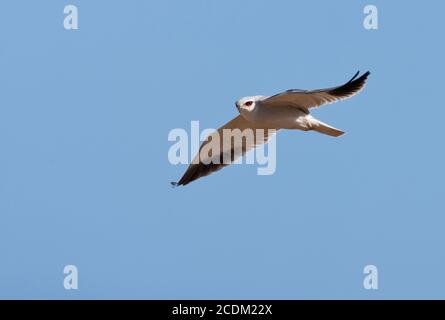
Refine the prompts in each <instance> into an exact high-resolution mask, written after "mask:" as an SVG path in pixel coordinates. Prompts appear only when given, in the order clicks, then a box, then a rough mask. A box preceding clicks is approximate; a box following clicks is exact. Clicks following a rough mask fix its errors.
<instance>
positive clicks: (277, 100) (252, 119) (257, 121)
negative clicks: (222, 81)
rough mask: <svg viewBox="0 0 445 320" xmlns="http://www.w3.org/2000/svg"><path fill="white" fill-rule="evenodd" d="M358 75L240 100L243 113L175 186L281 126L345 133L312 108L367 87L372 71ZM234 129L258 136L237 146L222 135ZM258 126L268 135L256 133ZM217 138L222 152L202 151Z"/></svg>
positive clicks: (261, 141)
mask: <svg viewBox="0 0 445 320" xmlns="http://www.w3.org/2000/svg"><path fill="white" fill-rule="evenodd" d="M358 74H359V73H358V72H357V73H356V74H355V76H354V77H353V78H352V79H351V80H350V81H349V82H347V83H345V84H344V85H341V86H338V87H333V88H328V89H321V90H311V91H307V90H299V89H292V90H287V91H285V92H282V93H280V94H277V95H274V96H270V97H268V96H250V97H244V98H241V99H239V100H238V101H237V102H236V103H235V104H236V107H237V109H238V111H239V113H240V114H239V115H238V116H237V117H235V118H234V119H232V120H231V121H229V122H228V123H226V124H225V125H224V126H222V127H221V128H219V129H218V130H217V131H215V132H214V133H213V134H212V135H210V136H209V138H208V139H207V140H206V141H205V142H204V143H203V144H202V145H201V147H200V152H198V154H197V155H196V157H195V159H194V160H193V161H192V164H191V165H190V166H189V167H188V169H187V171H186V172H185V174H184V175H183V177H182V178H181V179H180V180H179V182H177V183H173V185H186V184H188V183H190V182H191V181H193V180H196V179H198V178H200V177H203V176H206V175H209V174H210V173H212V172H214V171H217V170H219V169H221V168H223V167H224V166H227V165H229V164H230V163H231V162H233V161H235V160H236V159H237V158H239V157H240V156H242V155H244V154H245V153H246V152H247V151H249V150H250V149H252V148H254V147H255V146H257V145H259V144H264V143H267V140H268V138H269V137H270V136H271V134H273V133H274V132H275V131H276V130H279V129H292V130H303V131H309V130H314V131H317V132H320V133H323V134H326V135H329V136H332V137H338V136H341V135H342V134H344V132H343V131H342V130H339V129H336V128H334V127H332V126H330V125H328V124H325V123H323V122H321V121H320V120H317V119H315V118H314V117H313V116H312V115H311V114H310V111H309V110H310V109H311V108H317V107H319V106H321V105H324V104H329V103H333V102H336V101H339V100H343V99H346V98H349V97H351V96H353V95H355V94H357V93H358V92H359V91H360V90H361V89H362V88H363V87H364V85H365V82H366V80H367V78H368V76H369V74H370V73H369V71H368V72H366V73H364V74H363V75H362V76H360V77H359V78H357V76H358ZM235 129H238V131H241V132H244V131H245V130H246V129H251V130H253V132H254V138H255V139H254V140H253V141H250V142H249V141H245V142H243V143H244V144H243V145H242V147H241V148H237V147H236V146H234V145H233V143H232V140H231V138H227V137H225V136H224V135H223V132H224V131H225V130H235ZM259 129H260V130H261V131H262V132H263V133H265V134H264V135H263V134H262V133H261V134H257V132H258V130H259ZM214 139H220V145H221V148H220V150H219V153H218V154H208V153H207V152H206V153H203V154H201V153H202V152H201V151H202V150H203V148H204V147H205V146H206V145H207V144H208V143H209V142H210V141H213V140H214ZM227 154H229V155H230V157H229V158H230V159H231V162H223V161H220V160H221V159H222V158H223V156H224V155H227Z"/></svg>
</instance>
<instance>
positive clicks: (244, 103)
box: [235, 96, 264, 113]
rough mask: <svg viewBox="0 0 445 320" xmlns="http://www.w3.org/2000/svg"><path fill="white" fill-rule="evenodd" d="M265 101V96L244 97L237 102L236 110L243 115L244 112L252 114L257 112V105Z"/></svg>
mask: <svg viewBox="0 0 445 320" xmlns="http://www.w3.org/2000/svg"><path fill="white" fill-rule="evenodd" d="M263 99H264V96H251V97H244V98H241V99H239V100H238V101H237V102H235V105H236V108H237V109H238V111H239V112H240V113H241V112H242V111H247V112H252V111H253V110H255V107H256V106H257V103H258V102H259V101H261V100H263Z"/></svg>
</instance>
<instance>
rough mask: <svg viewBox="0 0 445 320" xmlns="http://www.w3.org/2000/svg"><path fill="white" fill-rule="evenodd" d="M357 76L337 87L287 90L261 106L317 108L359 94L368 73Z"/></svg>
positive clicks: (266, 100)
mask: <svg viewBox="0 0 445 320" xmlns="http://www.w3.org/2000/svg"><path fill="white" fill-rule="evenodd" d="M358 75H359V72H357V73H356V74H355V75H354V77H352V79H351V80H349V81H348V82H346V83H345V84H343V85H341V86H338V87H333V88H326V89H319V90H299V89H291V90H287V91H285V92H282V93H279V94H277V95H274V96H271V97H269V98H266V99H265V100H263V101H262V102H261V104H262V105H265V106H271V107H273V106H276V105H283V104H284V105H291V106H295V107H298V108H303V109H310V108H317V107H320V106H322V105H324V104H329V103H333V102H336V101H339V100H343V99H347V98H350V97H352V96H354V95H356V94H357V93H359V92H360V91H361V90H362V89H363V87H364V86H365V83H366V80H367V79H368V76H369V75H370V72H369V71H367V72H366V73H364V74H363V75H361V76H360V77H358V78H357V76H358Z"/></svg>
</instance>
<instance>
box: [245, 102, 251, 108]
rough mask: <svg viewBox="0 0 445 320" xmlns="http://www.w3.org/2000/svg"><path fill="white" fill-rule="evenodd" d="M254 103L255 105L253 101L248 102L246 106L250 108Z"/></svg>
mask: <svg viewBox="0 0 445 320" xmlns="http://www.w3.org/2000/svg"><path fill="white" fill-rule="evenodd" d="M252 103H253V101H247V102H246V103H245V105H246V106H248V107H250V106H251V105H252Z"/></svg>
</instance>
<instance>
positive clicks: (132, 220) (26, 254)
mask: <svg viewBox="0 0 445 320" xmlns="http://www.w3.org/2000/svg"><path fill="white" fill-rule="evenodd" d="M65 2H66V3H65ZM65 2H64V1H60V0H58V1H55V0H53V1H22V0H20V1H7V2H6V1H4V2H2V4H1V5H0V39H1V41H0V298H58V299H78V298H87V299H88V298H124V299H127V298H128V299H130V298H135V299H145V298H147V299H168V298H181V299H195V298H197V299H219V298H232V299H241V298H243V299H244V298H245V299H249V298H252V299H300V298H303V299H305V298H337V299H341V298H357V299H377V298H378V299H386V298H445V275H444V270H445V250H444V243H445V233H444V225H445V210H444V209H445V206H444V196H445V194H444V186H443V181H444V163H445V152H444V142H443V138H444V133H443V118H444V116H445V107H444V105H443V73H444V71H445V70H444V62H443V57H444V56H445V52H444V51H445V50H444V48H445V47H444V45H443V40H442V38H443V30H444V25H443V23H444V22H443V21H444V20H443V13H444V10H445V5H444V4H443V3H442V2H440V1H428V2H423V1H411V2H409V3H403V4H402V3H401V2H396V1H376V0H374V1H355V0H354V1H341V2H336V3H334V2H333V1H257V0H255V1H253V0H251V1H215V0H212V1H209V0H201V1H196V0H193V1H179V0H178V1H142V0H140V1H104V0H102V1H65ZM66 4H75V5H77V6H78V9H79V30H76V31H67V30H65V29H64V28H63V18H64V14H63V8H64V6H65V5H66ZM366 4H374V5H376V6H377V7H378V9H379V29H378V30H365V29H364V28H363V25H362V23H363V19H364V14H363V8H364V6H365V5H366ZM357 70H361V71H366V70H370V71H371V72H372V74H371V77H370V79H369V82H368V85H367V87H366V89H365V90H364V91H363V92H362V93H361V94H359V95H358V96H356V97H354V98H352V99H350V100H348V101H344V102H341V103H338V104H335V105H329V106H326V107H324V108H321V109H319V110H316V111H315V115H316V116H317V117H318V118H320V119H321V120H323V121H325V122H328V123H330V124H332V125H334V126H336V127H339V128H341V129H344V130H346V131H347V132H348V133H347V135H345V136H343V137H341V138H338V139H333V138H330V137H327V136H323V135H320V134H317V133H312V132H310V133H305V132H291V131H287V132H284V131H283V132H280V133H279V134H278V138H277V170H276V173H275V174H274V175H271V176H258V175H257V174H256V166H253V165H247V166H246V165H245V166H232V167H229V168H225V169H224V170H222V171H220V172H218V173H216V174H214V175H212V176H210V177H206V178H203V179H200V180H198V181H195V182H193V183H192V184H190V185H188V186H186V187H184V188H176V189H172V188H171V187H170V181H175V180H176V181H177V180H178V179H179V178H180V176H181V175H182V174H183V172H184V170H185V169H186V166H184V165H178V166H173V165H171V164H170V163H169V161H168V158H167V152H168V149H169V148H170V146H171V145H172V143H171V142H169V141H168V140H167V136H168V132H169V131H170V130H171V129H173V128H184V129H187V130H189V127H190V121H191V120H199V121H200V125H201V127H202V128H208V127H218V126H219V125H221V124H222V123H224V122H225V121H227V120H229V119H231V118H232V117H234V116H235V115H236V114H237V110H236V108H235V106H234V101H235V100H237V99H238V98H240V97H242V96H246V95H255V94H264V95H271V94H274V93H277V92H279V91H282V90H286V89H289V88H302V89H313V88H323V87H329V86H333V85H338V84H341V83H342V82H344V81H347V80H349V78H350V77H351V76H352V75H353V74H354V73H355V72H356V71H357ZM68 264H74V265H76V266H77V268H78V270H79V289H78V290H70V291H68V290H65V289H64V287H63V277H64V274H63V268H64V266H65V265H68ZM368 264H373V265H376V266H377V267H378V270H379V289H378V290H365V289H364V288H363V285H362V282H363V278H364V274H363V268H364V266H365V265H368Z"/></svg>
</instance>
